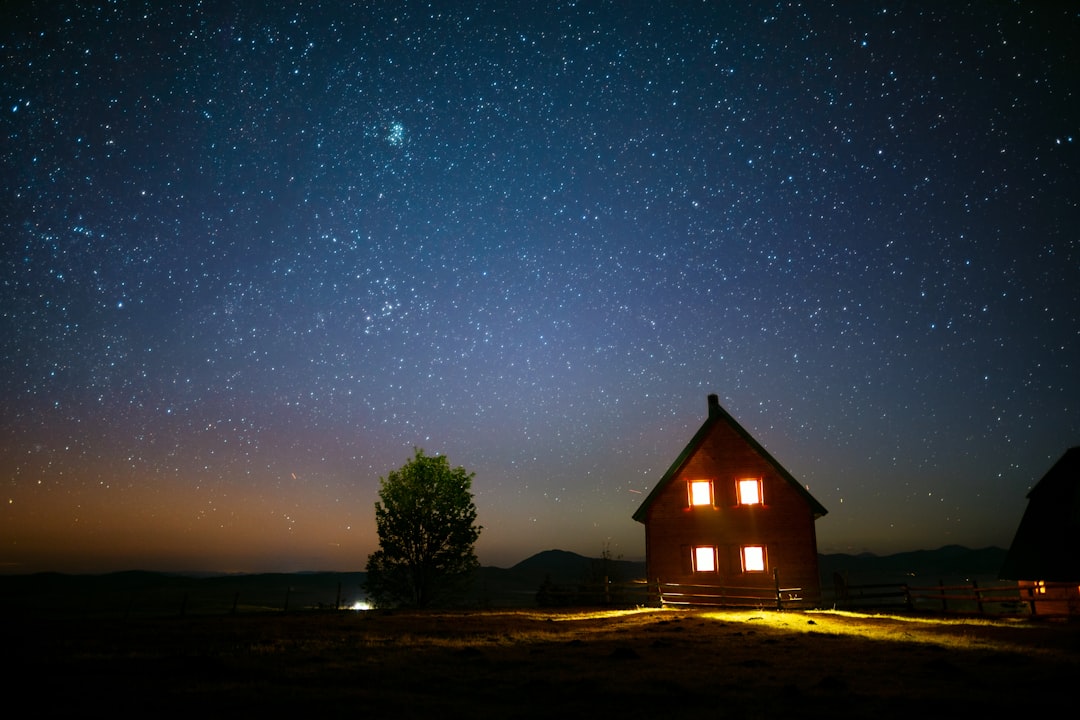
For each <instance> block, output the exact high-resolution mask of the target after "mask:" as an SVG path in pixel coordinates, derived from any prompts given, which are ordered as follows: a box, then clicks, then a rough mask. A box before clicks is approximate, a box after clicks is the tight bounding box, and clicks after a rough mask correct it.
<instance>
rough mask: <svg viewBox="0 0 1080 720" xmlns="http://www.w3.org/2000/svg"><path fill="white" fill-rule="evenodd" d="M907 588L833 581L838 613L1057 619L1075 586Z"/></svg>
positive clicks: (975, 584)
mask: <svg viewBox="0 0 1080 720" xmlns="http://www.w3.org/2000/svg"><path fill="white" fill-rule="evenodd" d="M938 583H939V584H937V585H909V584H908V583H877V584H865V585H852V584H849V583H848V582H847V581H846V579H845V578H843V577H842V576H841V575H839V574H836V575H835V576H834V577H833V584H834V593H835V603H836V607H837V608H838V609H842V610H853V609H862V610H867V609H877V610H885V609H893V608H895V609H903V610H919V611H927V612H941V613H957V614H965V613H967V614H976V615H1018V614H1030V615H1032V616H1036V615H1060V614H1066V613H1068V612H1069V610H1068V608H1067V607H1064V604H1063V602H1062V594H1063V593H1069V592H1071V593H1072V594H1073V595H1075V594H1076V592H1077V588H1076V585H1075V584H1070V583H1045V584H1043V585H1042V586H1040V587H1039V588H1033V587H1030V586H1020V585H1018V584H1017V583H1012V582H1010V583H1000V584H995V585H984V586H980V585H979V583H978V581H977V580H971V581H969V582H966V583H962V584H952V585H947V584H945V583H944V582H943V581H940V580H939V581H938Z"/></svg>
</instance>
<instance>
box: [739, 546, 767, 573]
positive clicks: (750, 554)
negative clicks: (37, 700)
mask: <svg viewBox="0 0 1080 720" xmlns="http://www.w3.org/2000/svg"><path fill="white" fill-rule="evenodd" d="M742 567H743V572H765V548H763V547H762V546H761V545H746V546H745V547H743V549H742Z"/></svg>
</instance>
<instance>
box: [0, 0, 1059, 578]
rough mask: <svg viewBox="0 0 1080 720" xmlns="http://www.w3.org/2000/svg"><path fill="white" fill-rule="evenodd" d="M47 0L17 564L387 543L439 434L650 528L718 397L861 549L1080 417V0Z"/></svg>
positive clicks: (35, 75)
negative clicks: (650, 507)
mask: <svg viewBox="0 0 1080 720" xmlns="http://www.w3.org/2000/svg"><path fill="white" fill-rule="evenodd" d="M4 5H5V10H4V13H5V20H4V22H3V28H2V29H0V56H2V60H0V63H2V65H0V89H2V102H3V105H2V107H0V118H2V119H0V143H2V144H0V170H2V180H0V188H2V190H3V193H2V199H0V203H2V206H0V207H2V209H0V232H2V255H0V263H2V264H0V293H2V295H0V298H2V304H0V479H2V480H3V496H2V500H3V504H2V510H0V571H2V572H8V573H12V572H32V571H37V570H60V571H75V572H100V571H107V570H117V569H132V568H141V569H155V570H225V571H252V572H254V571H296V570H362V569H363V566H364V564H365V563H366V559H367V555H368V554H369V553H371V552H372V551H373V550H375V548H376V542H377V541H376V535H375V523H374V503H375V501H376V500H377V495H376V493H377V489H378V484H379V478H380V477H385V476H386V475H387V474H388V473H389V471H391V470H393V469H395V468H397V467H399V466H401V465H402V464H403V463H404V462H406V461H407V460H409V459H410V457H412V455H413V448H415V447H419V448H423V449H424V450H425V451H426V452H427V453H428V454H436V453H438V454H444V455H446V456H448V458H449V460H450V462H451V464H452V465H454V466H457V465H462V466H464V467H465V468H466V469H467V470H469V471H472V472H475V473H476V477H475V479H474V482H473V490H474V493H475V500H476V504H477V508H478V511H479V522H480V523H481V524H482V525H483V526H484V530H483V533H482V535H481V538H480V541H479V543H478V545H477V553H478V556H479V558H480V561H481V562H482V563H483V564H486V565H499V566H504V567H505V566H509V565H512V564H514V563H516V562H518V561H520V560H522V559H524V558H526V557H528V556H530V555H532V554H533V553H535V552H538V551H541V550H545V549H550V548H560V549H564V550H571V551H575V552H579V553H581V554H584V555H589V556H593V557H596V556H599V555H600V553H601V552H603V551H604V550H607V551H609V552H610V553H612V555H615V556H621V557H623V558H626V559H638V558H641V557H643V556H644V528H643V526H642V525H640V524H638V523H636V522H634V521H633V520H632V519H631V515H632V514H633V512H634V511H635V510H636V509H637V508H638V506H639V504H640V503H641V501H642V500H643V499H644V497H645V495H646V494H647V493H648V492H649V491H650V490H651V489H652V487H653V486H654V485H655V484H656V482H657V481H658V480H659V479H660V477H661V476H662V475H663V473H664V472H665V471H666V470H667V468H668V466H669V465H670V464H671V462H672V461H673V460H674V459H675V458H676V456H677V455H678V454H679V452H680V451H681V450H682V449H683V447H684V446H685V445H686V443H687V442H688V441H689V440H690V438H691V437H692V436H693V434H694V432H696V430H697V429H698V428H699V427H700V425H701V423H703V422H704V421H705V418H706V414H707V402H706V397H707V395H708V394H709V393H716V394H717V395H719V397H720V402H721V404H722V405H723V406H724V408H725V409H726V410H728V411H729V412H730V413H731V414H732V415H733V416H734V417H735V418H736V419H737V420H739V422H740V423H741V424H742V425H743V426H744V427H745V428H746V429H747V430H748V431H749V432H750V433H751V434H752V435H754V437H755V438H756V439H757V440H758V441H759V442H761V444H762V445H764V446H765V448H766V449H768V450H769V452H770V453H771V454H772V455H773V456H774V457H775V458H776V459H777V460H778V461H779V462H780V463H781V464H782V465H783V466H784V467H785V468H787V470H788V471H790V472H791V473H792V474H793V475H794V476H795V477H796V478H797V479H798V480H799V481H800V482H802V483H804V484H805V485H806V486H807V487H808V488H809V489H810V492H811V493H812V494H813V495H814V496H815V497H816V498H817V499H818V500H819V501H820V502H821V503H822V504H823V505H824V506H825V507H826V508H828V510H829V514H828V515H826V516H825V517H824V518H822V519H821V520H819V521H818V523H817V532H818V546H819V550H820V551H822V552H861V551H870V552H875V553H878V554H886V553H892V552H899V551H904V550H913V549H920V548H936V547H939V546H941V545H946V544H951V543H957V544H963V545H968V546H970V547H983V546H986V545H999V546H1002V547H1005V546H1007V545H1008V544H1009V543H1010V541H1011V539H1012V535H1013V533H1014V532H1015V530H1016V527H1017V525H1018V523H1019V520H1020V517H1021V515H1022V513H1023V510H1024V507H1025V506H1026V499H1025V495H1026V493H1027V491H1028V490H1029V489H1030V488H1031V486H1032V485H1033V484H1034V483H1035V482H1037V481H1038V480H1039V478H1041V477H1042V475H1043V474H1044V473H1045V472H1046V471H1047V470H1048V469H1049V468H1050V467H1051V465H1053V463H1054V462H1055V461H1056V460H1057V459H1058V458H1059V457H1060V456H1061V455H1062V454H1063V453H1064V452H1065V450H1066V449H1067V448H1068V447H1070V446H1072V445H1076V444H1080V176H1078V168H1080V157H1078V147H1080V142H1078V139H1080V96H1078V91H1077V80H1078V72H1080V13H1078V11H1077V10H1076V9H1075V8H1072V9H1062V8H1056V9H1055V8H1053V7H1052V5H1053V4H1051V3H1046V4H1044V3H1006V2H981V3H972V4H965V3H959V2H949V3H940V2H936V1H935V2H925V3H914V2H904V3H898V2H882V3H875V2H841V3H835V4H834V3H816V2H815V3H797V2H793V3H789V2H782V3H772V4H768V3H752V4H749V3H748V4H747V5H746V6H743V5H742V4H738V3H730V4H729V3H691V2H680V3H671V4H668V3H631V2H610V3H594V2H560V3H550V4H548V3H525V2H521V3H518V2H506V3H479V4H470V3H460V2H431V3H389V2H372V3H358V4H356V5H355V6H349V7H346V4H345V3H337V2H327V3H323V4H322V5H319V4H317V3H304V4H303V5H302V6H301V5H300V4H298V3H296V4H294V3H280V4H279V5H280V6H276V5H278V4H274V3H267V4H266V7H263V4H262V3H254V4H252V3H217V2H206V3H197V2H196V3H178V4H176V5H173V4H171V3H158V2H145V3H138V2H100V3H88V2H82V3H72V2H66V3H65V2H37V3H31V2H12V3H5V4H4ZM294 5H295V6H294ZM1063 5H1064V4H1063ZM222 6H224V7H222Z"/></svg>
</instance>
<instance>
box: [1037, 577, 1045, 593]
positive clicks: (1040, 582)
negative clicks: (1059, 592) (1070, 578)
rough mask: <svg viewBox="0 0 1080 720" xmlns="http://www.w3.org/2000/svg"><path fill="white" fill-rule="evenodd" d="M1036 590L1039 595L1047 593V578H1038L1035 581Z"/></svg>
mask: <svg viewBox="0 0 1080 720" xmlns="http://www.w3.org/2000/svg"><path fill="white" fill-rule="evenodd" d="M1035 592H1036V593H1038V594H1039V595H1045V594H1046V581H1045V580H1036V581H1035Z"/></svg>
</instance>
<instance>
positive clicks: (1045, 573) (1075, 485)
mask: <svg viewBox="0 0 1080 720" xmlns="http://www.w3.org/2000/svg"><path fill="white" fill-rule="evenodd" d="M1027 498H1028V505H1027V508H1026V509H1025V510H1024V515H1023V517H1022V518H1021V519H1020V526H1019V527H1018V528H1017V529H1016V535H1015V537H1014V538H1013V541H1012V545H1010V546H1009V553H1008V554H1007V555H1006V556H1005V563H1004V564H1003V565H1002V567H1001V572H1000V573H999V576H1000V577H1001V579H1003V580H1015V581H1017V583H1018V584H1019V586H1020V592H1021V597H1023V598H1025V599H1027V600H1029V601H1030V602H1031V607H1032V610H1033V611H1034V612H1036V613H1042V614H1069V615H1078V614H1080V447H1074V448H1070V449H1069V450H1067V451H1066V452H1065V454H1064V455H1062V456H1061V459H1060V460H1058V461H1057V462H1056V463H1054V466H1053V467H1051V468H1050V470H1049V471H1048V472H1047V473H1046V475H1044V476H1043V478H1042V479H1041V480H1039V482H1038V483H1036V485H1035V487H1033V488H1032V489H1031V492H1029V493H1028V494H1027Z"/></svg>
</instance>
